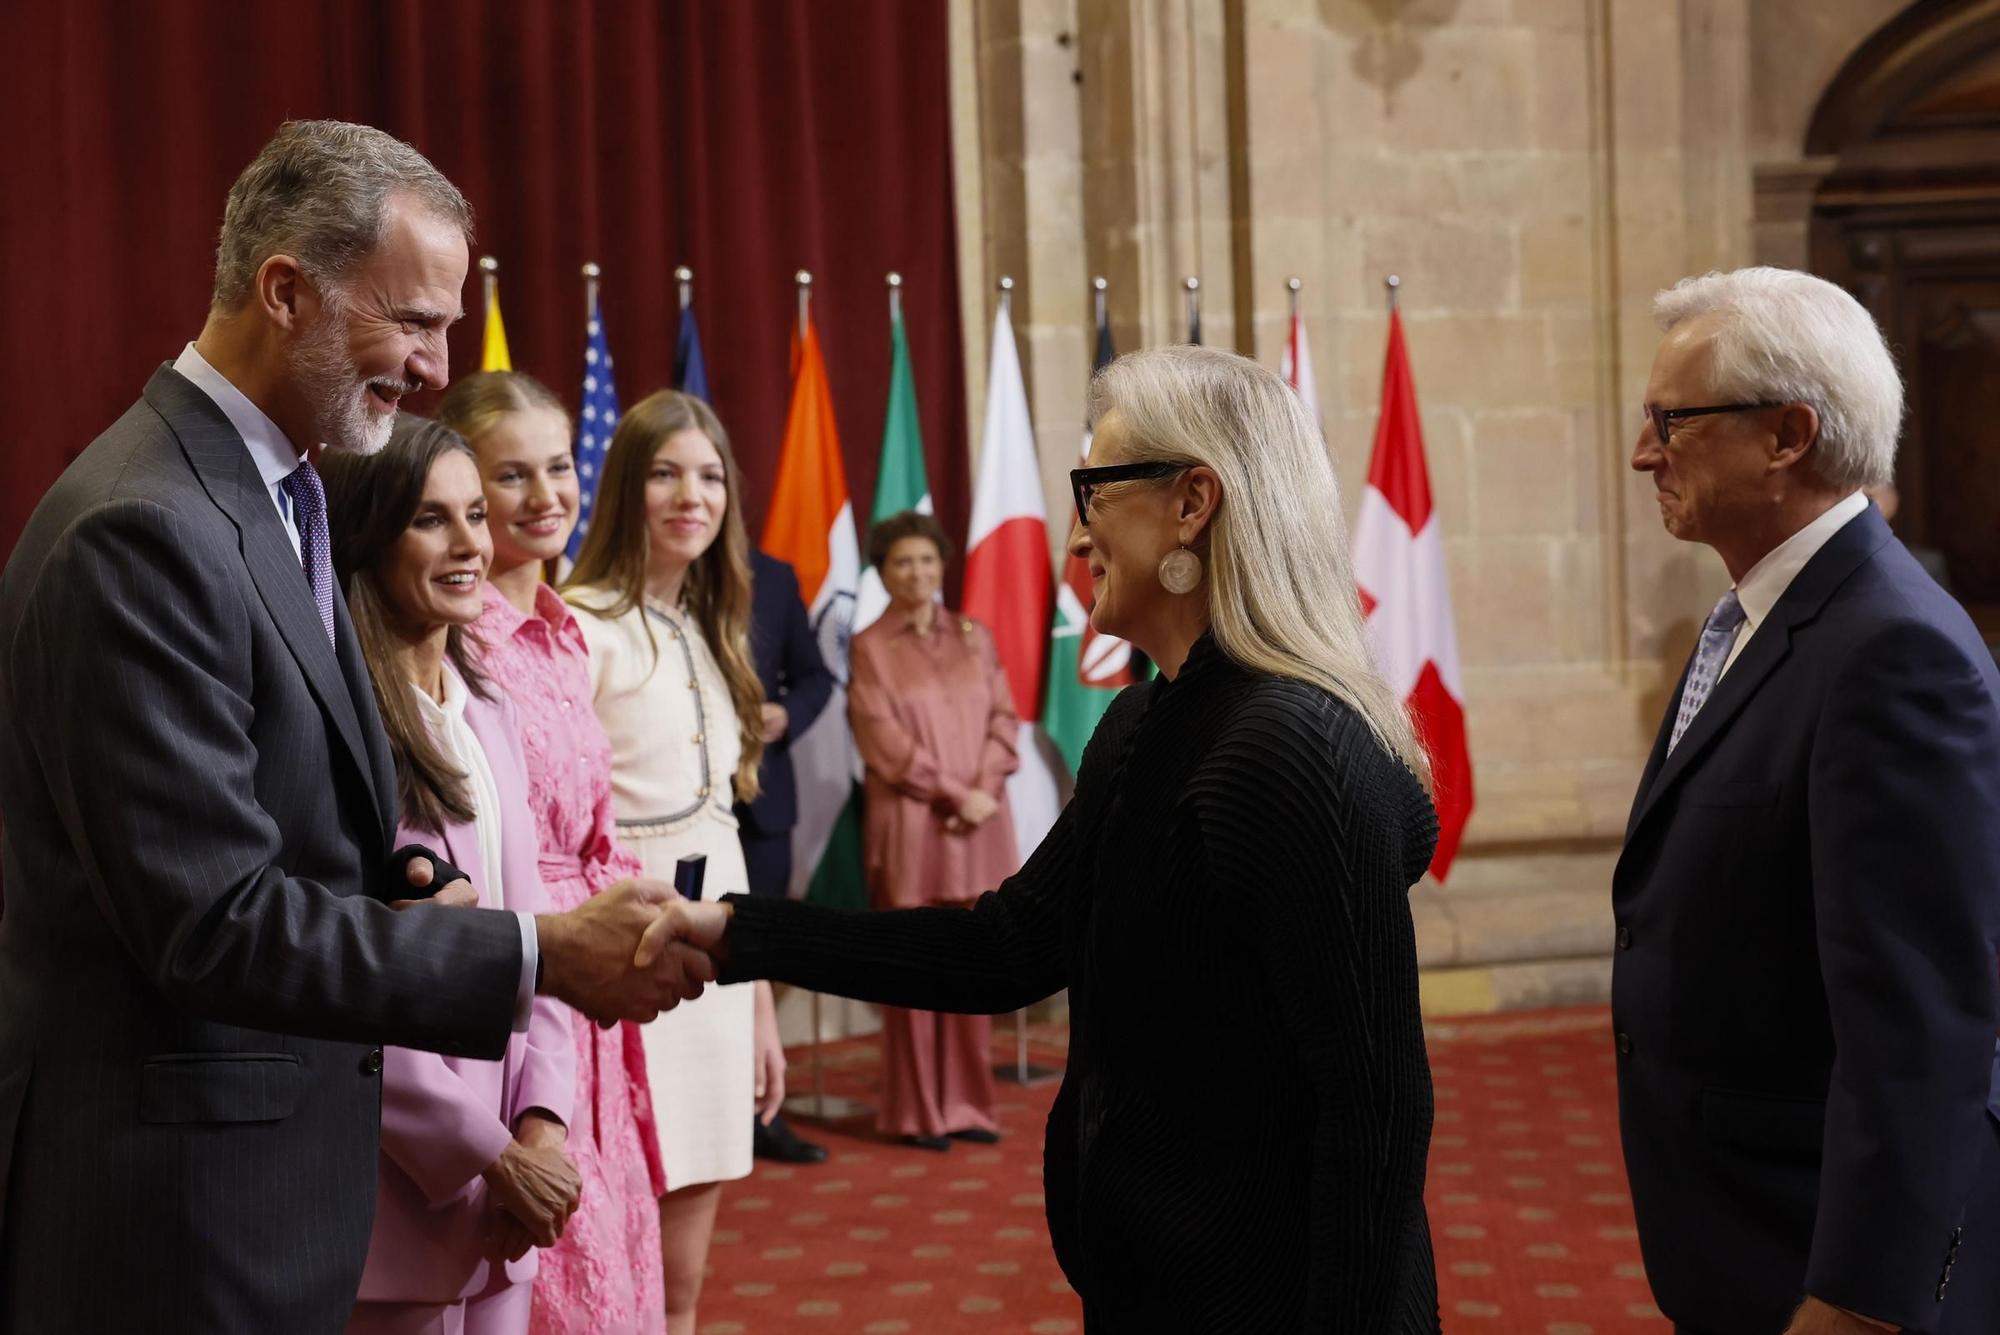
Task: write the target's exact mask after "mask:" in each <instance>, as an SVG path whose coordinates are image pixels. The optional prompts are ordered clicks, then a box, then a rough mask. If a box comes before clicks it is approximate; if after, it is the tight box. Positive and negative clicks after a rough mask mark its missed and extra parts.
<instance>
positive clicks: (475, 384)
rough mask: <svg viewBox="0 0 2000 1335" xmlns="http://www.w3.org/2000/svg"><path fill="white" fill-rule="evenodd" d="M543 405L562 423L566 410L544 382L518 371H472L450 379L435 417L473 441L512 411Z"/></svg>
mask: <svg viewBox="0 0 2000 1335" xmlns="http://www.w3.org/2000/svg"><path fill="white" fill-rule="evenodd" d="M537 408H547V409H548V410H549V411H550V412H553V413H554V414H555V415H556V416H558V417H560V418H562V419H563V420H564V421H565V422H567V421H569V410H568V409H566V408H564V407H563V405H562V400H561V399H559V398H557V397H556V396H555V393H554V391H552V390H551V389H550V388H549V387H548V386H547V385H544V384H543V383H542V382H541V381H539V380H537V379H535V378H534V377H533V376H531V375H524V374H522V373H521V372H519V371H476V372H474V373H473V374H471V375H465V376H459V377H458V378H457V379H455V380H453V381H452V382H451V388H450V389H448V390H446V391H445V392H444V398H443V399H441V400H439V402H438V411H437V420H438V421H440V422H443V423H444V424H445V425H446V426H448V427H450V428H451V429H452V430H453V431H456V432H457V433H458V434H459V435H461V436H464V437H465V438H466V439H467V440H469V441H472V442H474V444H475V446H476V444H477V442H478V440H479V438H480V437H481V436H483V435H485V434H486V433H487V432H489V431H491V430H492V429H493V428H494V427H496V426H498V425H500V422H501V419H503V418H505V417H508V416H510V415H511V414H514V413H525V412H531V411H533V410H534V409H537Z"/></svg>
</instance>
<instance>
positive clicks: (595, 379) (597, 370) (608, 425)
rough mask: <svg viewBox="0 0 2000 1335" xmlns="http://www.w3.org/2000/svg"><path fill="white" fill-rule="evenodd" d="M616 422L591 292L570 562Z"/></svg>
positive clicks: (607, 350) (606, 348)
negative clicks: (579, 496) (578, 495)
mask: <svg viewBox="0 0 2000 1335" xmlns="http://www.w3.org/2000/svg"><path fill="white" fill-rule="evenodd" d="M617 425H618V387H617V386H616V385H614V384H612V383H611V345H610V344H609V343H607V342H606V341H605V338H604V321H603V319H602V318H601V317H600V316H599V314H598V308H597V298H596V297H595V295H593V296H592V297H591V302H590V318H589V320H588V322H587V323H586V324H585V325H584V333H583V412H582V414H581V415H580V416H579V418H578V420H577V424H576V480H577V485H578V490H579V491H581V492H582V498H581V500H580V501H579V503H578V505H577V519H576V532H574V533H572V534H570V535H569V547H568V549H567V550H566V552H565V555H567V556H568V557H569V559H570V560H571V561H572V562H573V561H575V560H576V554H577V553H578V552H580V551H582V550H583V534H584V530H585V529H587V528H589V527H590V511H591V507H592V506H593V505H594V504H595V503H596V501H597V479H598V475H599V474H601V473H603V471H604V455H605V452H606V451H607V450H609V449H610V448H611V433H612V431H613V430H614V429H615V428H616V427H617Z"/></svg>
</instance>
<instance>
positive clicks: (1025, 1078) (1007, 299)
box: [993, 274, 1103, 1085]
mask: <svg viewBox="0 0 2000 1335" xmlns="http://www.w3.org/2000/svg"><path fill="white" fill-rule="evenodd" d="M1098 281H1099V282H1102V281H1103V280H1102V279H1099V280H1098ZM996 286H997V287H998V288H999V290H1000V310H1001V313H1002V314H1004V315H1005V316H1006V317H1007V323H1008V324H1009V326H1011V325H1012V324H1013V322H1014V280H1013V278H1012V277H1010V276H1009V275H1007V274H1002V275H1000V281H999V283H998V284H996ZM993 1074H994V1075H996V1076H999V1077H1000V1078H1001V1079H1003V1080H1012V1081H1013V1082H1014V1083H1015V1084H1018V1085H1034V1084H1040V1083H1041V1082H1042V1081H1044V1080H1048V1079H1051V1078H1053V1077H1054V1075H1055V1074H1056V1073H1055V1072H1054V1071H1049V1070H1044V1069H1043V1068H1042V1067H1039V1066H1030V1065H1029V1064H1028V1012H1027V1009H1026V1008H1025V1007H1023V1008H1022V1009H1021V1010H1017V1011H1015V1012H1014V1064H1013V1065H1012V1066H995V1067H994V1068H993Z"/></svg>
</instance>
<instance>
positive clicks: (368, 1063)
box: [361, 1048, 382, 1075]
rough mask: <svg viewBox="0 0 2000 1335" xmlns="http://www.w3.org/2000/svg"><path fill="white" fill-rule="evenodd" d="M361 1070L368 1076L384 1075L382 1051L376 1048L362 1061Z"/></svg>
mask: <svg viewBox="0 0 2000 1335" xmlns="http://www.w3.org/2000/svg"><path fill="white" fill-rule="evenodd" d="M361 1069H362V1071H363V1072H365V1073H366V1074H368V1075H380V1074H382V1049H380V1048H376V1049H375V1050H374V1051H373V1052H371V1053H369V1054H368V1055H367V1056H366V1057H364V1058H362V1060H361Z"/></svg>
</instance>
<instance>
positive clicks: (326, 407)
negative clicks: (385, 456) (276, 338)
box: [291, 302, 396, 455]
mask: <svg viewBox="0 0 2000 1335" xmlns="http://www.w3.org/2000/svg"><path fill="white" fill-rule="evenodd" d="M291 361H292V378H293V380H294V381H295V382H296V383H297V385H298V387H299V390H300V392H301V393H302V394H303V395H304V397H305V400H306V402H307V403H310V404H312V405H313V406H314V413H313V416H314V420H315V421H317V422H318V423H319V434H320V438H319V439H318V440H317V441H294V442H293V444H295V445H299V446H301V447H303V448H306V449H310V448H311V447H312V446H313V445H325V446H326V447H327V448H328V449H332V450H342V451H345V452H347V453H350V454H363V455H366V454H375V453H378V452H380V451H381V450H382V448H383V447H384V446H386V445H388V443H389V434H390V432H391V431H393V430H394V429H395V425H396V419H395V417H394V415H391V416H388V417H378V416H377V415H376V414H374V413H371V412H369V411H368V409H367V407H366V406H364V405H363V403H362V398H361V395H362V393H363V392H365V391H366V389H367V381H366V380H364V379H363V378H362V376H361V371H360V368H359V367H357V366H356V365H355V364H354V359H353V358H352V357H351V356H349V355H348V351H347V315H346V312H345V311H343V310H340V309H338V308H337V307H335V306H334V305H333V303H331V302H328V303H327V304H326V306H325V307H324V309H323V310H322V313H321V315H320V318H319V319H318V320H317V321H315V322H314V324H313V327H312V328H311V329H310V330H308V331H307V333H306V335H305V337H304V338H302V339H300V340H299V342H298V344H297V345H296V346H295V347H294V348H293V350H292V358H291Z"/></svg>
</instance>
